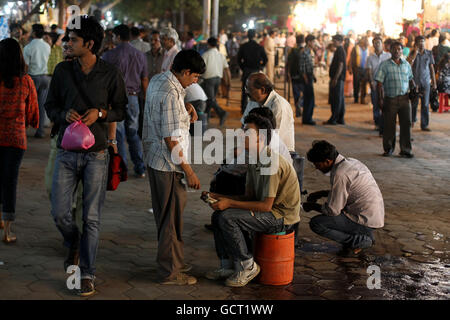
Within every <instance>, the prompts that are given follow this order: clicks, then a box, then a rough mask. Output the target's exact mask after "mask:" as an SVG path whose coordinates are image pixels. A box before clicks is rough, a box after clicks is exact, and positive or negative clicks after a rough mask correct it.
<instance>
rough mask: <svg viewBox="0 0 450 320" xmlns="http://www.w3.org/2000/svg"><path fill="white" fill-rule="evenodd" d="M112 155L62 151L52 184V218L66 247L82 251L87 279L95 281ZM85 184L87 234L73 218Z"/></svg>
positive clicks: (82, 261) (56, 162)
mask: <svg viewBox="0 0 450 320" xmlns="http://www.w3.org/2000/svg"><path fill="white" fill-rule="evenodd" d="M108 163H109V154H108V152H107V150H105V151H104V152H89V153H78V152H71V151H66V150H62V149H59V150H58V154H57V155H56V161H55V171H54V173H53V183H52V193H51V202H52V216H53V219H54V220H55V223H56V226H57V228H58V230H59V231H60V232H61V234H62V236H63V237H64V244H65V246H67V247H69V248H72V249H76V248H79V250H80V269H81V277H82V278H83V279H85V278H89V279H94V274H95V259H96V256H97V248H98V242H99V228H100V212H101V210H102V207H103V203H104V201H105V195H106V182H107V178H108ZM80 179H81V180H82V182H83V232H82V234H81V235H80V230H78V227H77V226H76V223H75V221H74V220H73V218H72V203H73V196H74V191H75V188H76V187H77V184H78V181H79V180H80Z"/></svg>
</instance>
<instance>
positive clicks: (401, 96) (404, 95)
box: [386, 93, 408, 99]
mask: <svg viewBox="0 0 450 320" xmlns="http://www.w3.org/2000/svg"><path fill="white" fill-rule="evenodd" d="M406 96H408V94H407V93H406V94H402V95H400V96H395V97H388V96H386V98H389V99H395V98H403V97H406Z"/></svg>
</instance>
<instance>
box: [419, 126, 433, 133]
mask: <svg viewBox="0 0 450 320" xmlns="http://www.w3.org/2000/svg"><path fill="white" fill-rule="evenodd" d="M421 130H422V131H428V132H430V131H431V129H430V128H428V127H426V128H422V129H421Z"/></svg>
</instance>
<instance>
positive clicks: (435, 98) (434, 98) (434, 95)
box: [430, 89, 439, 112]
mask: <svg viewBox="0 0 450 320" xmlns="http://www.w3.org/2000/svg"><path fill="white" fill-rule="evenodd" d="M430 107H431V110H433V111H434V112H436V111H438V110H439V93H438V90H433V89H431V90H430Z"/></svg>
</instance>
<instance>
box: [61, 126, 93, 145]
mask: <svg viewBox="0 0 450 320" xmlns="http://www.w3.org/2000/svg"><path fill="white" fill-rule="evenodd" d="M94 144H95V137H94V135H93V134H92V132H91V130H89V128H88V127H87V126H86V125H85V124H84V123H83V122H82V121H81V120H78V121H75V122H72V124H70V125H69V126H68V127H67V128H66V131H64V136H63V139H62V142H61V147H62V148H63V149H64V150H74V151H76V150H87V149H89V148H90V147H92V146H93V145H94Z"/></svg>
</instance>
